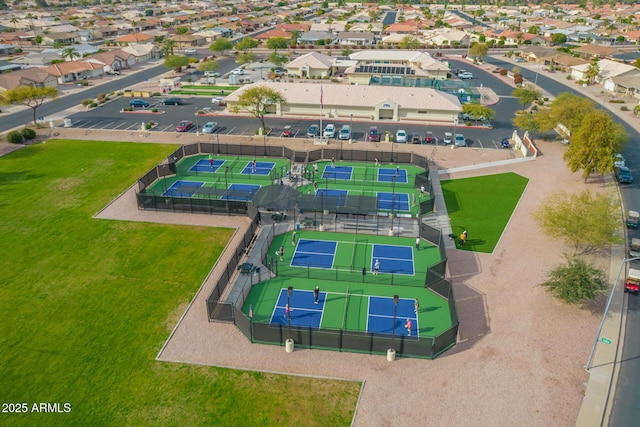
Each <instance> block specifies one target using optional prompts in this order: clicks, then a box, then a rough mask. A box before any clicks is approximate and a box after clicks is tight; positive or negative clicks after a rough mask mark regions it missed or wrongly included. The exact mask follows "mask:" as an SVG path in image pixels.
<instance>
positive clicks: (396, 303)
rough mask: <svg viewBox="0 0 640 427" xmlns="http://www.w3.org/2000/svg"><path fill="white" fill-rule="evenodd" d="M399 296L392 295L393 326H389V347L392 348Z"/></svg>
mask: <svg viewBox="0 0 640 427" xmlns="http://www.w3.org/2000/svg"><path fill="white" fill-rule="evenodd" d="M399 300H400V297H399V296H398V295H397V294H396V295H394V296H393V328H391V348H393V339H394V338H395V336H396V315H397V314H398V301H399Z"/></svg>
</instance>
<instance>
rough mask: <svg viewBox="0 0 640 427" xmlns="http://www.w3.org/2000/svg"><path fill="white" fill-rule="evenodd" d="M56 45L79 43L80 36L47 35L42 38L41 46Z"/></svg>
mask: <svg viewBox="0 0 640 427" xmlns="http://www.w3.org/2000/svg"><path fill="white" fill-rule="evenodd" d="M56 43H61V44H63V45H71V44H75V43H80V35H79V34H78V33H49V34H44V35H43V36H42V44H45V45H47V46H53V45H54V44H56Z"/></svg>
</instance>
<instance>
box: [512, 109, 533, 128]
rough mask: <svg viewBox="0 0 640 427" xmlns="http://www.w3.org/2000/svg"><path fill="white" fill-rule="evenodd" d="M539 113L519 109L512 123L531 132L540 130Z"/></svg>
mask: <svg viewBox="0 0 640 427" xmlns="http://www.w3.org/2000/svg"><path fill="white" fill-rule="evenodd" d="M537 116H538V115H537V114H530V113H528V112H526V111H518V112H517V113H516V115H515V117H514V118H513V119H512V120H511V123H512V124H513V125H514V126H515V127H517V128H518V129H522V130H525V131H529V132H537V131H538V130H540V122H539V121H538V118H537Z"/></svg>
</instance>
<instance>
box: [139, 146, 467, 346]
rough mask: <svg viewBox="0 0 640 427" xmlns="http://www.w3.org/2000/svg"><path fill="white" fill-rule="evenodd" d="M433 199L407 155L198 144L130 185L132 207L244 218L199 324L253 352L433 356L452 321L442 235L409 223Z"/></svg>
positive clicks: (451, 330) (447, 338)
mask: <svg viewBox="0 0 640 427" xmlns="http://www.w3.org/2000/svg"><path fill="white" fill-rule="evenodd" d="M336 158H337V159H336ZM432 194H433V190H432V187H431V182H430V180H429V175H428V169H427V159H426V158H424V157H422V156H418V155H415V154H413V153H394V152H393V151H392V152H387V151H377V152H371V151H360V150H348V151H347V150H345V151H342V150H339V151H338V150H335V149H333V150H332V149H327V148H322V149H319V150H313V151H304V152H296V151H292V150H289V149H287V148H285V147H272V146H271V147H266V146H265V147H260V146H246V145H229V144H224V145H223V144H212V143H198V144H193V145H188V146H182V147H180V149H178V150H176V151H175V152H174V153H173V154H172V155H170V156H169V157H168V158H167V161H166V162H165V163H163V164H161V165H159V166H157V167H156V168H154V169H153V170H151V171H149V172H148V173H147V174H146V175H145V176H144V177H142V178H141V179H140V180H139V182H138V192H137V200H138V207H139V208H140V209H155V210H170V211H180V212H202V213H209V214H213V213H226V214H230V215H231V214H237V215H248V216H249V217H250V218H251V220H252V221H251V226H250V228H249V229H248V230H247V232H246V234H245V235H244V236H243V239H242V243H241V244H240V245H239V246H238V247H237V248H235V254H234V256H233V257H232V260H231V261H230V262H229V263H228V265H227V266H226V267H225V269H224V272H223V273H222V275H221V276H220V277H219V278H218V279H217V282H216V284H215V286H214V289H213V291H212V292H211V294H210V296H209V298H208V300H207V311H208V315H209V319H210V320H212V321H227V322H233V323H234V324H235V325H236V326H237V327H238V328H239V329H240V330H241V331H242V332H243V333H244V334H245V335H246V336H247V337H248V338H249V339H250V340H251V341H252V342H260V343H270V344H276V345H283V343H284V342H285V340H293V342H295V344H296V345H297V346H299V347H308V348H327V349H335V350H340V351H357V352H367V353H386V352H387V351H388V350H389V349H391V348H393V349H395V350H396V351H397V352H398V354H400V355H404V356H413V357H424V358H433V357H436V356H437V355H439V354H441V353H442V352H444V351H446V350H447V349H448V348H450V347H451V346H453V345H454V344H455V342H456V337H457V330H458V319H457V314H456V310H455V303H454V299H453V294H452V288H451V284H450V282H448V281H447V280H446V279H445V270H446V253H445V250H444V242H443V240H442V235H441V233H440V231H439V230H437V229H434V228H432V227H430V226H428V225H426V224H424V223H422V222H421V220H420V218H421V217H422V216H423V215H425V214H427V213H429V212H431V211H432V210H433V203H434V200H433V197H432V196H431V195H432ZM416 238H418V239H417V240H416ZM230 249H231V250H233V248H230ZM232 283H233V286H232V287H229V285H230V284H232ZM316 287H317V288H318V290H317V291H316Z"/></svg>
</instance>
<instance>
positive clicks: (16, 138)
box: [7, 130, 23, 144]
mask: <svg viewBox="0 0 640 427" xmlns="http://www.w3.org/2000/svg"><path fill="white" fill-rule="evenodd" d="M22 139H23V137H22V134H21V133H20V132H18V131H17V130H12V131H11V132H9V133H8V134H7V142H10V143H12V144H20V143H21V142H22Z"/></svg>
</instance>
